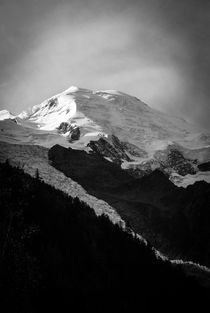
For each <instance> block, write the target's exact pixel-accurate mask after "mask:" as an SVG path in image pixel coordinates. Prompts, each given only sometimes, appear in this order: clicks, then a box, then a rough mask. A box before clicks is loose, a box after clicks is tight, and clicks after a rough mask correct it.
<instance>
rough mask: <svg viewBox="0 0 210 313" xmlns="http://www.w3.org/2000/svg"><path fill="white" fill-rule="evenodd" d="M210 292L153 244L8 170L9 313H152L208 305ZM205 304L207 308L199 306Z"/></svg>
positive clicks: (4, 293)
mask: <svg viewBox="0 0 210 313" xmlns="http://www.w3.org/2000/svg"><path fill="white" fill-rule="evenodd" d="M208 294H209V289H208V288H204V287H202V286H200V285H199V284H198V283H197V281H195V280H194V279H193V278H192V277H187V276H185V274H184V272H183V271H182V268H181V267H180V266H179V265H172V264H171V263H170V262H168V261H162V260H158V259H157V258H156V256H155V255H154V252H153V250H152V249H151V246H150V244H148V245H145V244H144V243H143V242H140V241H139V240H138V239H137V238H135V237H133V236H132V235H131V234H129V233H127V232H125V231H123V230H122V229H121V228H120V227H119V226H118V225H114V224H112V223H111V222H110V221H109V219H108V218H107V217H105V216H101V217H96V215H95V213H94V211H93V210H92V209H90V208H89V207H87V205H85V204H84V203H81V202H80V201H79V200H78V199H72V198H70V197H68V196H67V195H65V194H64V193H62V192H61V191H58V190H56V189H54V188H52V187H50V186H48V185H46V184H45V183H43V182H42V181H41V180H40V178H39V172H38V171H37V173H36V178H32V177H30V176H29V175H26V174H25V173H24V172H23V171H22V170H20V169H17V168H12V167H11V166H10V165H9V164H8V162H7V163H6V164H0V295H1V299H0V300H1V304H0V305H1V309H2V312H10V313H11V312H12V313H19V312H21V313H29V312H31V313H32V312H33V313H38V312H54V311H55V312H79V311H80V310H82V311H83V312H141V311H143V312H145V311H144V310H143V309H142V308H143V306H144V305H146V306H147V308H149V307H150V306H151V305H154V304H155V305H156V307H157V306H161V308H162V309H164V308H165V307H166V308H167V305H168V304H167V301H166V300H171V303H170V307H172V306H173V307H175V306H179V305H182V306H183V305H184V304H187V305H188V303H189V301H190V303H193V302H194V301H195V302H198V303H199V304H200V305H201V304H204V300H205V299H206V298H207V296H208ZM199 301H201V302H199Z"/></svg>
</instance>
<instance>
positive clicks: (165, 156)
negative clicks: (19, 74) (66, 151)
mask: <svg viewBox="0 0 210 313" xmlns="http://www.w3.org/2000/svg"><path fill="white" fill-rule="evenodd" d="M5 112H6V111H5V110H3V111H0V119H1V120H2V121H1V122H0V124H1V125H0V126H1V141H6V142H9V143H22V144H27V145H28V144H29V145H31V144H36V145H40V146H44V147H47V148H50V147H52V146H53V145H55V144H60V145H62V146H65V147H71V148H73V149H80V150H85V151H86V152H90V151H91V152H94V153H99V154H101V155H102V156H103V157H105V158H107V159H108V160H109V161H112V162H115V163H118V164H119V165H120V166H121V167H122V168H125V169H127V170H129V171H130V172H132V173H133V174H135V175H137V176H142V175H144V174H145V173H148V172H151V171H153V170H155V169H156V168H159V169H161V170H163V171H164V172H166V173H167V174H169V176H170V177H171V179H172V180H173V181H174V182H175V183H177V184H182V185H187V184H189V183H190V182H191V181H195V180H200V179H205V180H207V181H208V180H209V172H208V171H205V172H204V171H200V170H199V166H200V165H201V164H202V163H207V164H208V162H209V161H210V134H209V133H203V131H202V130H201V129H199V127H196V126H194V125H192V124H190V123H188V122H186V121H185V120H184V119H182V118H178V117H174V116H171V115H167V114H165V113H163V112H159V111H157V110H155V109H152V108H150V107H149V106H148V105H147V104H145V103H143V102H142V101H141V100H139V99H138V98H136V97H133V96H130V95H127V94H125V93H123V92H119V91H116V90H94V91H93V90H88V89H83V88H78V87H75V86H71V87H70V88H68V89H67V90H65V91H64V92H62V93H60V94H57V95H55V96H53V97H51V98H49V99H47V100H45V101H44V102H42V103H41V104H38V105H35V106H33V107H32V108H30V109H28V110H26V111H23V112H21V113H20V114H19V115H17V116H13V115H11V114H10V113H9V112H8V113H5ZM200 168H202V166H201V167H200ZM183 177H184V178H183Z"/></svg>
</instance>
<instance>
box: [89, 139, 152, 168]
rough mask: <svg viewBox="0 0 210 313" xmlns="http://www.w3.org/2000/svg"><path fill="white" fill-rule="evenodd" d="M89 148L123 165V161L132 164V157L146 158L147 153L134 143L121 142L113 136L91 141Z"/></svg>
mask: <svg viewBox="0 0 210 313" xmlns="http://www.w3.org/2000/svg"><path fill="white" fill-rule="evenodd" d="M88 147H89V148H91V149H92V150H93V152H95V153H97V154H100V155H101V156H103V157H106V158H109V159H110V160H111V161H113V162H114V163H116V164H118V165H121V164H122V163H123V161H127V162H131V161H133V160H132V157H145V156H147V153H146V152H145V151H144V150H143V149H140V148H138V147H137V146H135V145H134V144H132V143H129V142H126V141H121V140H120V139H119V138H118V137H117V136H115V135H111V136H109V137H108V138H100V139H99V140H97V141H90V142H89V144H88Z"/></svg>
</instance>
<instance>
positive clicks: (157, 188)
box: [48, 145, 210, 266]
mask: <svg viewBox="0 0 210 313" xmlns="http://www.w3.org/2000/svg"><path fill="white" fill-rule="evenodd" d="M48 155H49V160H50V162H51V164H52V166H54V167H55V168H56V169H58V170H60V171H62V172H63V173H64V174H65V175H66V176H68V177H71V178H72V179H73V180H75V181H77V182H78V183H79V184H80V185H82V186H83V187H84V188H85V189H86V190H87V192H88V193H90V194H91V195H94V196H96V197H97V198H99V199H103V200H105V201H106V202H107V203H109V204H110V205H111V206H113V207H114V208H115V209H116V210H117V211H118V213H119V214H120V215H121V216H122V217H123V218H124V219H125V220H126V221H127V222H128V223H129V224H130V225H131V227H132V228H133V229H134V230H135V231H136V232H138V233H140V234H141V235H143V236H144V237H145V238H147V239H148V240H149V241H150V242H151V243H152V245H154V246H155V247H156V248H157V249H159V250H161V251H162V252H163V253H165V254H167V255H168V256H169V257H172V258H177V257H178V258H182V259H186V260H193V261H196V262H199V263H201V264H204V265H207V266H210V236H209V230H208V229H209V224H210V211H209V208H210V198H209V194H210V185H209V184H207V183H204V182H197V183H196V184H194V185H193V186H189V187H188V188H186V189H184V188H178V187H177V186H175V185H174V184H173V183H172V182H171V181H170V180H169V179H168V178H167V177H166V176H165V175H164V174H163V173H162V172H160V171H158V170H156V171H154V172H153V173H151V174H150V175H148V176H146V177H143V178H141V179H140V178H139V179H136V178H134V177H132V176H131V175H129V173H127V172H126V171H124V170H122V169H120V167H118V166H117V165H115V164H113V163H111V162H109V161H107V160H105V159H104V158H102V157H101V156H99V155H97V154H87V153H86V152H84V151H78V150H72V149H71V148H69V149H66V148H63V147H61V146H59V145H56V146H54V147H52V148H51V149H50V150H49V154H48ZM198 216H200V217H199V218H197V217H198ZM203 239H205V240H203Z"/></svg>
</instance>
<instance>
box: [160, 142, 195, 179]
mask: <svg viewBox="0 0 210 313" xmlns="http://www.w3.org/2000/svg"><path fill="white" fill-rule="evenodd" d="M154 158H155V159H156V160H157V161H159V163H160V165H161V166H162V167H163V169H164V171H166V172H168V173H170V172H172V171H175V172H176V173H177V174H179V175H181V176H185V175H187V174H195V173H196V166H195V165H196V160H194V161H193V160H188V159H186V158H185V157H184V156H183V154H182V152H181V151H179V150H178V149H177V148H175V147H173V146H172V147H170V146H169V147H168V148H167V149H166V150H162V151H157V152H156V153H155V155H154Z"/></svg>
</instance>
